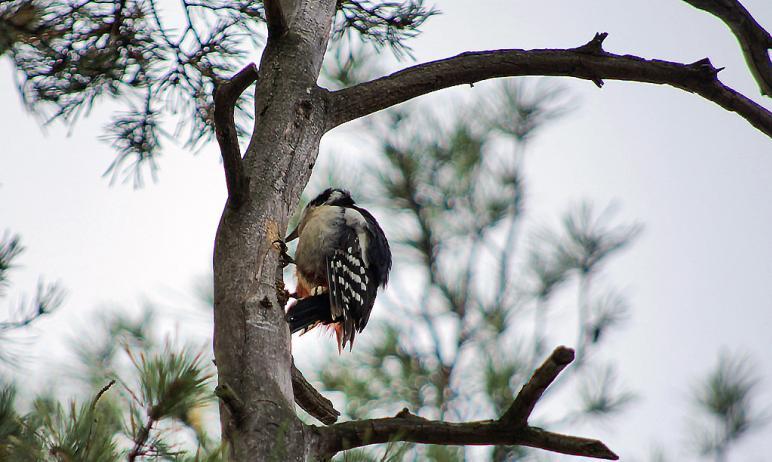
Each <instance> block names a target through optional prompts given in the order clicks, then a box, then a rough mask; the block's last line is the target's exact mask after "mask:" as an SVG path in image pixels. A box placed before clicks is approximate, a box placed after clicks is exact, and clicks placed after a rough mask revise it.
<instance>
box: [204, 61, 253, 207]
mask: <svg viewBox="0 0 772 462" xmlns="http://www.w3.org/2000/svg"><path fill="white" fill-rule="evenodd" d="M255 80H257V66H255V64H254V63H251V64H249V65H248V66H247V67H245V68H244V69H242V70H241V71H239V72H238V73H237V74H236V75H234V76H233V78H231V79H230V80H227V81H225V82H224V83H222V84H220V85H218V86H217V88H216V90H215V92H214V128H215V134H216V135H217V143H218V144H219V145H220V154H221V155H222V160H223V167H224V168H225V183H226V184H227V186H228V198H229V199H230V202H229V204H230V206H231V207H234V208H236V207H238V206H239V205H240V204H241V202H243V199H244V196H245V193H246V190H247V187H248V178H247V176H246V175H245V174H244V166H243V164H242V160H241V151H240V150H239V138H238V135H237V132H236V121H235V120H234V109H235V106H236V101H237V100H238V99H239V96H241V94H242V93H244V90H246V89H247V87H249V85H251V84H252V83H253V82H254V81H255Z"/></svg>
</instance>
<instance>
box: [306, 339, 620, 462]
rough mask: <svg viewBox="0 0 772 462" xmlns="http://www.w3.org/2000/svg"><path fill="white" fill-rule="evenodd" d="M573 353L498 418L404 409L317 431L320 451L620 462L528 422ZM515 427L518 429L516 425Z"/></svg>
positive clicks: (559, 355)
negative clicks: (431, 448) (520, 452)
mask: <svg viewBox="0 0 772 462" xmlns="http://www.w3.org/2000/svg"><path fill="white" fill-rule="evenodd" d="M573 356H574V353H573V351H572V350H571V349H569V348H566V347H558V348H557V349H555V351H554V352H553V353H552V355H551V356H550V357H549V358H548V359H547V361H545V362H544V364H542V366H541V367H539V369H537V370H536V372H534V374H533V377H531V380H529V381H528V383H527V384H526V385H525V386H524V387H523V389H522V390H521V391H520V393H519V394H518V395H517V397H516V398H515V402H514V403H513V404H512V406H511V407H510V409H509V410H508V411H507V412H506V413H505V414H504V415H503V416H502V418H501V419H499V420H483V421H475V422H463V423H450V422H441V421H437V420H428V419H424V418H422V417H418V416H415V415H413V414H411V413H410V412H408V410H407V409H403V410H402V411H401V412H400V413H398V414H397V415H396V416H394V417H388V418H384V419H370V420H359V421H354V422H344V423H339V424H335V425H331V426H329V427H325V428H321V429H319V432H320V436H321V441H322V450H323V451H324V452H326V453H327V455H329V456H332V455H334V454H335V453H337V452H340V451H343V450H347V449H352V448H357V447H362V446H367V445H371V444H380V443H386V442H393V441H409V442H413V443H424V444H445V445H447V444H459V445H501V444H503V445H520V446H529V447H534V448H540V449H545V450H547V451H552V452H558V453H562V454H571V455H577V456H585V457H595V458H599V459H608V460H617V459H619V457H618V456H617V455H616V454H614V452H613V451H611V450H610V449H609V448H608V447H607V446H606V445H605V444H603V443H602V442H600V441H598V440H594V439H588V438H580V437H576V436H569V435H561V434H558V433H552V432H548V431H545V430H542V429H539V428H534V427H528V426H527V424H526V422H527V419H528V416H529V415H530V413H531V411H533V407H534V405H535V404H536V402H537V401H538V400H539V398H540V397H541V395H542V393H544V390H545V389H546V388H547V387H548V386H549V384H550V383H551V382H552V381H553V380H555V377H557V375H558V374H559V373H560V371H561V370H563V368H565V367H566V365H568V364H569V363H570V362H571V361H572V360H573ZM513 423H514V425H513Z"/></svg>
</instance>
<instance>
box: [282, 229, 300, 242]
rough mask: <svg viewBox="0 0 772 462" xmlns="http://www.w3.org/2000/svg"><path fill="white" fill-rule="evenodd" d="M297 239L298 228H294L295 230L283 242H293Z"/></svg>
mask: <svg viewBox="0 0 772 462" xmlns="http://www.w3.org/2000/svg"><path fill="white" fill-rule="evenodd" d="M297 238H298V227H297V226H296V227H295V229H293V230H292V232H291V233H289V234H288V235H287V237H285V238H284V242H290V241H294V240H295V239H297Z"/></svg>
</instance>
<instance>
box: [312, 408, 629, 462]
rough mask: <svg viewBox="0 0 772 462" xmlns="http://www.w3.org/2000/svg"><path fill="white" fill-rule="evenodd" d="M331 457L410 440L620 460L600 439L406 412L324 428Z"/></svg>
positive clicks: (487, 421)
mask: <svg viewBox="0 0 772 462" xmlns="http://www.w3.org/2000/svg"><path fill="white" fill-rule="evenodd" d="M320 432H321V433H322V436H323V438H324V439H326V441H327V442H328V444H329V446H328V447H327V450H328V451H329V453H330V454H334V453H337V452H339V451H342V450H346V449H352V448H357V447H362V446H367V445H370V444H380V443H387V442H390V441H409V442H412V443H423V444H446V445H447V444H453V445H493V444H496V445H499V444H503V445H520V446H528V447H533V448H539V449H545V450H547V451H552V452H558V453H561V454H570V455H576V456H585V457H595V458H599V459H607V460H617V459H619V457H618V456H617V455H616V454H614V453H613V452H612V451H611V450H610V449H609V448H608V447H606V445H605V444H603V443H602V442H600V441H598V440H593V439H588V438H579V437H576V436H568V435H561V434H558V433H551V432H547V431H544V430H540V429H537V428H531V427H521V428H511V427H508V426H506V425H503V424H502V423H501V422H499V421H493V420H484V421H476V422H465V423H451V422H440V421H436V420H427V419H423V418H421V417H417V416H414V415H412V414H410V413H409V412H407V410H404V411H402V412H400V413H399V414H397V415H396V416H395V417H387V418H384V419H371V420H359V421H354V422H344V423H339V424H335V425H332V426H330V427H326V428H321V429H320Z"/></svg>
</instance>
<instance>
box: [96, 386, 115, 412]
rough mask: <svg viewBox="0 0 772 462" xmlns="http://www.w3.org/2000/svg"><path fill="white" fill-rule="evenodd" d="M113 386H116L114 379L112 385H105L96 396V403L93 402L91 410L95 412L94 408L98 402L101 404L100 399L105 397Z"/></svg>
mask: <svg viewBox="0 0 772 462" xmlns="http://www.w3.org/2000/svg"><path fill="white" fill-rule="evenodd" d="M113 385H115V380H114V379H113V380H110V383H108V384H107V385H105V386H104V387H102V388H101V389H100V390H99V391H98V392H97V394H96V396H94V401H92V402H91V409H92V410H93V409H94V408H96V405H97V402H99V399H100V398H101V397H102V395H104V394H105V393H107V390H109V389H110V388H111V387H112V386H113Z"/></svg>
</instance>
